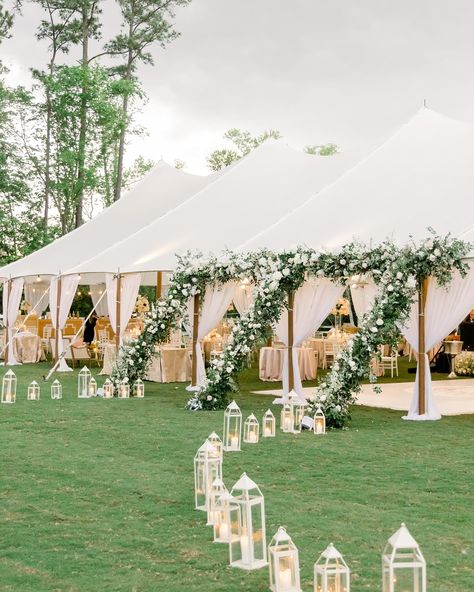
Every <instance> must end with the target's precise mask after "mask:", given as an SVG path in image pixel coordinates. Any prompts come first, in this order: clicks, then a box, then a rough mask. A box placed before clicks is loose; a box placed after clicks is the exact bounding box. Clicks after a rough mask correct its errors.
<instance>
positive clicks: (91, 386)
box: [87, 376, 97, 397]
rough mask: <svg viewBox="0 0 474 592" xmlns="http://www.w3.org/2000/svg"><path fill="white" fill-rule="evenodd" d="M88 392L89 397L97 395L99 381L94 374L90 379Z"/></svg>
mask: <svg viewBox="0 0 474 592" xmlns="http://www.w3.org/2000/svg"><path fill="white" fill-rule="evenodd" d="M87 392H88V393H89V397H97V381H96V379H95V378H94V377H93V376H91V379H90V380H89V386H88V388H87Z"/></svg>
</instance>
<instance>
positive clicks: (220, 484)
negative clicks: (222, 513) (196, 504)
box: [207, 477, 227, 526]
mask: <svg viewBox="0 0 474 592" xmlns="http://www.w3.org/2000/svg"><path fill="white" fill-rule="evenodd" d="M223 493H227V487H226V486H225V485H224V481H222V479H221V478H220V477H218V478H217V479H214V481H213V482H212V483H211V487H210V488H209V494H208V503H207V526H212V525H213V524H214V522H215V521H216V513H217V507H216V505H217V499H218V498H219V497H220V496H221V495H222V494H223Z"/></svg>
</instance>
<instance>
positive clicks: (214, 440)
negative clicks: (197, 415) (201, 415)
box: [207, 432, 223, 459]
mask: <svg viewBox="0 0 474 592" xmlns="http://www.w3.org/2000/svg"><path fill="white" fill-rule="evenodd" d="M207 441H208V442H210V443H211V444H212V445H213V446H214V448H215V449H216V451H217V454H218V455H219V456H220V458H221V459H222V455H223V452H222V440H221V439H220V438H219V436H218V435H217V434H216V432H212V434H209V436H208V437H207Z"/></svg>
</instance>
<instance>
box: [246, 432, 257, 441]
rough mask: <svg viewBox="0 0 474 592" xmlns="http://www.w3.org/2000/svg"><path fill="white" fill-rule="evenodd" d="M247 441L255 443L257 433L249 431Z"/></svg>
mask: <svg viewBox="0 0 474 592" xmlns="http://www.w3.org/2000/svg"><path fill="white" fill-rule="evenodd" d="M248 440H249V442H253V443H256V442H257V434H255V432H251V433H250V434H249V438H248Z"/></svg>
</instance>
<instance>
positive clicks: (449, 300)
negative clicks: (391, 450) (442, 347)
mask: <svg viewBox="0 0 474 592" xmlns="http://www.w3.org/2000/svg"><path fill="white" fill-rule="evenodd" d="M472 308H474V268H473V269H470V271H469V273H468V275H467V276H466V277H465V278H462V277H461V275H460V274H459V272H458V271H455V272H454V274H453V280H452V282H451V284H450V285H449V287H448V288H447V289H446V288H443V287H440V286H439V285H438V284H437V282H436V281H435V280H434V279H432V278H430V280H429V282H428V294H427V297H426V303H425V350H426V351H429V350H430V349H431V348H432V347H434V346H435V345H436V344H437V343H438V342H440V341H441V340H442V339H444V338H445V337H446V336H447V335H449V333H450V332H451V331H452V330H453V329H455V328H456V327H457V326H458V325H459V323H460V322H461V321H462V320H463V318H464V317H465V316H466V315H467V314H468V313H469V311H470V310H471V309H472ZM402 333H403V335H404V336H405V338H406V339H407V341H408V343H409V344H410V345H411V346H412V348H413V349H414V350H415V351H417V349H418V299H417V300H416V302H414V303H413V305H412V308H411V312H410V318H409V321H408V323H407V325H406V326H405V327H404V328H403V330H402ZM419 381H420V373H419V365H418V368H417V371H416V381H415V386H414V390H413V397H412V400H411V404H410V409H409V411H408V415H406V416H405V417H404V419H411V420H415V421H422V420H435V419H441V415H440V413H439V411H438V409H437V406H436V403H435V401H434V398H433V388H432V384H431V374H430V366H429V360H428V355H427V354H425V376H424V381H425V406H426V412H425V413H424V414H423V415H420V414H419V412H418V384H419Z"/></svg>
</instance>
